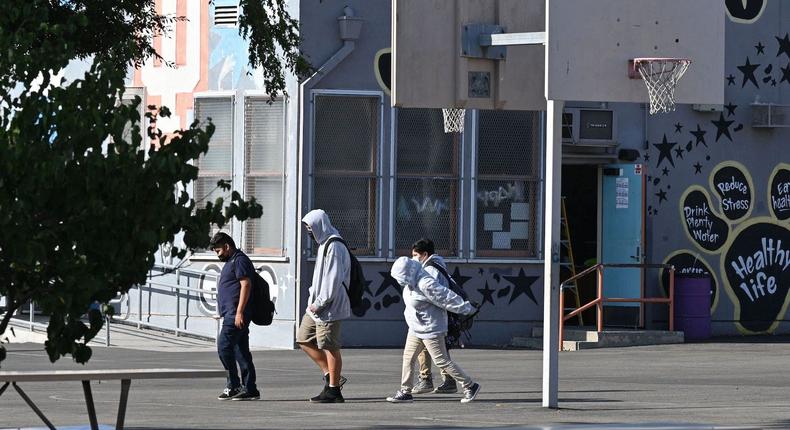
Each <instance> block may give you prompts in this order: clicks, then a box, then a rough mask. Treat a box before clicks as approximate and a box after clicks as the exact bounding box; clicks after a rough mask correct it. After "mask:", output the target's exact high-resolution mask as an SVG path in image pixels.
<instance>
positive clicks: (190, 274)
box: [12, 264, 220, 346]
mask: <svg viewBox="0 0 790 430" xmlns="http://www.w3.org/2000/svg"><path fill="white" fill-rule="evenodd" d="M154 272H160V273H162V274H166V275H174V276H175V277H176V281H175V284H169V283H165V282H158V281H154V280H153V279H154V277H155V275H154ZM182 276H183V277H185V278H187V286H182V285H181V277H182ZM218 276H219V274H218V273H216V272H208V271H202V270H196V269H187V268H179V267H178V266H171V265H165V264H155V265H154V266H153V267H152V268H151V269H150V270H149V271H148V281H147V282H146V283H145V284H142V285H134V286H132V287H131V288H130V292H131V290H132V289H135V288H136V289H137V293H138V295H137V298H138V300H137V302H138V303H137V306H138V307H137V320H136V321H134V320H132V321H128V322H127V323H131V324H134V325H136V326H137V328H138V329H139V328H142V327H148V328H154V329H158V330H166V331H172V332H173V333H174V334H175V335H176V336H179V335H182V334H186V335H190V336H197V337H203V338H210V339H212V340H216V334H215V335H214V336H213V337H212V336H209V335H207V334H205V333H204V332H200V333H199V332H194V331H190V330H188V329H187V327H186V321H187V320H188V319H189V317H190V315H189V307H188V306H187V307H186V309H185V312H184V315H183V316H184V327H183V328H182V327H181V317H182V315H181V313H182V312H181V300H180V296H181V294H182V292H184V293H186V299H187V300H189V299H190V298H191V294H193V293H194V294H204V295H209V296H213V297H216V296H217V292H216V291H209V290H203V289H200V288H192V287H190V286H188V285H189V279H190V278H214V279H216V278H218ZM144 289H145V290H147V292H148V294H149V295H151V294H154V293H160V292H164V291H162V289H170V292H175V294H176V296H177V298H176V312H175V327H167V326H164V325H161V324H154V323H152V322H151V309H150V307H149V309H148V315H147V316H146V319H147V320H146V321H143V290H144ZM130 292H127V293H126V294H130ZM29 309H30V310H29V312H30V315H29V320H28V321H25V320H23V319H21V318H18V317H15V316H12V320H15V321H16V322H17V323H18V324H24V325H26V326H27V327H28V330H30V331H31V332H33V331H35V329H44V330H45V329H46V328H47V326H48V324H46V323H39V322H35V321H34V315H35V303H34V302H33V301H31V302H30V308H29ZM215 319H216V325H217V331H216V333H219V328H220V321H219V319H218V318H216V317H215ZM122 321H127V320H126V318H118V317H115V316H113V317H106V318H105V329H106V332H105V345H107V346H110V327H111V322H116V323H120V322H122Z"/></svg>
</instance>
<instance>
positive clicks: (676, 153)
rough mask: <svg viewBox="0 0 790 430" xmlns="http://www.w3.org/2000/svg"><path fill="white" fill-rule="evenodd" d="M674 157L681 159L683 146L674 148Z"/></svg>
mask: <svg viewBox="0 0 790 430" xmlns="http://www.w3.org/2000/svg"><path fill="white" fill-rule="evenodd" d="M675 157H676V158H680V159H681V160H682V159H683V148H675Z"/></svg>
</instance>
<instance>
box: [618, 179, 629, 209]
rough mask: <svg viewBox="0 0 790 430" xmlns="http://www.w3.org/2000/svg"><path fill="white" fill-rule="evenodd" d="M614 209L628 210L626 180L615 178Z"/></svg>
mask: <svg viewBox="0 0 790 430" xmlns="http://www.w3.org/2000/svg"><path fill="white" fill-rule="evenodd" d="M615 191H616V192H615V198H616V199H617V201H616V202H615V208H617V209H628V178H615Z"/></svg>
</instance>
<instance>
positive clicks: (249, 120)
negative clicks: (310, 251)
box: [244, 97, 285, 256]
mask: <svg viewBox="0 0 790 430" xmlns="http://www.w3.org/2000/svg"><path fill="white" fill-rule="evenodd" d="M269 101H270V100H269V97H247V98H246V99H245V101H244V150H245V169H244V173H245V180H244V184H245V187H244V188H245V193H244V197H245V198H247V199H249V198H250V197H255V199H256V200H257V201H258V203H260V204H261V205H262V206H263V216H262V217H261V218H259V219H253V220H248V221H245V222H244V245H245V248H244V250H245V251H246V252H247V253H248V254H258V255H277V256H280V255H283V217H284V213H283V201H284V198H283V192H284V179H285V178H284V166H285V148H284V142H285V140H284V136H283V128H284V103H283V101H282V100H276V101H274V102H272V103H269Z"/></svg>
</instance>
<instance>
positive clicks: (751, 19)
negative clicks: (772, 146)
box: [642, 0, 790, 334]
mask: <svg viewBox="0 0 790 430" xmlns="http://www.w3.org/2000/svg"><path fill="white" fill-rule="evenodd" d="M766 4H767V1H751V0H749V1H744V0H733V1H730V0H727V1H726V6H727V12H728V16H729V18H730V20H732V21H734V22H737V23H740V24H753V23H755V22H757V21H758V20H759V19H760V17H761V15H762V14H763V12H764V11H765V8H766ZM788 34H789V33H788V32H787V31H780V32H778V33H777V34H773V35H771V37H767V38H761V39H755V40H754V41H753V42H752V43H750V44H745V46H746V49H747V50H746V52H741V53H739V54H737V53H736V54H734V55H735V57H736V58H740V59H741V60H739V61H736V62H735V65H734V67H733V68H732V70H730V71H728V72H727V73H726V76H724V80H723V85H724V86H725V89H726V94H727V99H726V100H725V105H724V106H723V110H722V111H721V112H715V113H713V114H709V115H710V118H709V119H707V120H706V119H704V116H703V115H704V114H703V115H694V116H693V118H695V120H694V122H692V123H691V124H684V123H682V122H681V121H679V122H676V123H675V124H674V130H672V129H670V130H667V131H666V132H663V133H661V134H658V136H659V137H660V139H656V140H654V141H650V142H647V143H648V144H649V145H648V146H649V148H650V149H649V150H648V151H645V152H644V153H643V154H642V157H643V159H644V161H645V162H646V163H647V162H652V163H653V164H651V167H655V169H653V170H652V171H651V176H648V178H647V179H648V184H649V186H651V187H652V191H651V192H650V194H649V195H650V197H651V199H650V200H651V201H650V202H649V203H650V206H649V207H648V208H647V212H648V215H649V216H651V217H653V219H654V220H656V221H655V222H659V221H658V220H659V219H660V220H661V221H660V222H661V223H666V224H665V225H671V224H672V223H673V221H672V220H673V219H674V220H679V221H680V224H681V228H682V229H683V231H684V232H685V238H686V242H687V243H688V245H687V246H685V247H681V249H676V250H670V252H669V253H668V254H666V255H665V256H664V258H663V261H664V263H668V264H672V265H674V266H675V269H676V274H677V275H696V276H699V275H702V276H707V277H709V278H710V279H711V313H713V312H715V311H717V308H718V312H726V313H727V314H724V313H722V314H720V315H719V316H718V317H717V319H718V320H720V321H729V320H731V321H733V323H734V325H735V328H736V329H737V330H738V331H739V332H740V333H743V334H757V333H772V332H774V331H775V330H776V329H777V327H778V326H779V324H780V322H781V321H782V320H784V319H785V318H786V314H787V308H788V303H790V223H788V220H790V165H788V164H786V163H781V162H780V163H778V164H772V165H770V166H764V165H761V166H759V167H758V166H750V167H751V168H753V169H755V168H759V175H760V176H758V177H759V178H760V179H759V181H755V180H754V179H753V174H754V173H757V172H758V171H757V170H754V171H750V170H749V167H747V166H746V165H744V164H743V163H741V162H737V161H734V160H731V159H730V158H731V157H733V156H737V155H736V154H738V153H739V152H742V151H753V150H754V148H753V146H755V145H757V144H758V143H759V142H756V141H751V140H750V139H749V138H746V137H745V136H746V134H742V133H741V132H743V131H744V129H745V125H744V123H743V122H741V121H743V119H741V118H744V117H745V116H746V114H748V109H749V107H748V106H739V105H738V104H736V103H735V100H754V99H755V94H756V92H757V90H760V91H761V93H760V94H761V95H763V96H765V91H771V90H774V89H775V90H780V89H781V90H786V89H787V88H788V86H790V35H788ZM728 55H732V53H731V52H730V51H728ZM697 118H702V119H701V120H700V119H697ZM751 136H754V135H751ZM759 138H760V139H763V138H765V139H768V140H771V139H776V138H777V136H765V137H759ZM751 139H755V137H751ZM719 157H726V158H719ZM768 159H770V156H769V157H768ZM767 172H770V174H769V175H768V179H767V180H766V179H764V178H765V176H764V175H766V174H767ZM686 178H693V180H692V183H691V185H687V184H686V182H685V181H686ZM676 180H680V181H684V185H683V187H678V186H677V185H676V188H675V189H673V188H672V185H673V184H675V182H676ZM762 190H765V191H762ZM675 193H677V194H675ZM675 205H677V206H675ZM675 208H676V209H675ZM667 209H668V210H667ZM659 213H660V214H661V215H660V216H661V218H659ZM675 217H678V218H675ZM674 222H677V221H674ZM659 286H660V288H661V289H662V290H663V291H664V293H668V286H669V279H668V273H667V272H666V271H663V272H661V273H660V275H659ZM722 297H723V298H724V299H722ZM720 302H725V303H727V306H725V307H722V306H721V304H720ZM730 312H731V314H729V313H730ZM728 314H729V315H728Z"/></svg>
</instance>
